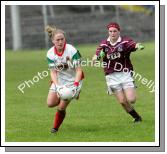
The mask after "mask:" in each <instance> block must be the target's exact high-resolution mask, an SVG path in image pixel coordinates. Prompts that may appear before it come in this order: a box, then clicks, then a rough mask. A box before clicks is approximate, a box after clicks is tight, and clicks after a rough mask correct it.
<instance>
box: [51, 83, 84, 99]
mask: <svg viewBox="0 0 167 154" xmlns="http://www.w3.org/2000/svg"><path fill="white" fill-rule="evenodd" d="M61 85H74V82H65V83H64V84H61ZM81 88H82V81H80V82H79V85H78V88H77V92H76V94H75V97H74V98H77V97H78V96H79V94H80V92H81ZM49 91H50V92H55V93H57V90H56V86H55V84H54V83H52V84H51V86H50V89H49Z"/></svg>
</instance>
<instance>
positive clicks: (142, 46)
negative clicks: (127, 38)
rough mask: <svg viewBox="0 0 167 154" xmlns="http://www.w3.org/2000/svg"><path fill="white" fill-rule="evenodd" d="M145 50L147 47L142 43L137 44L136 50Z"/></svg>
mask: <svg viewBox="0 0 167 154" xmlns="http://www.w3.org/2000/svg"><path fill="white" fill-rule="evenodd" d="M144 48H145V46H144V45H143V44H141V43H137V44H136V49H138V50H143V49H144Z"/></svg>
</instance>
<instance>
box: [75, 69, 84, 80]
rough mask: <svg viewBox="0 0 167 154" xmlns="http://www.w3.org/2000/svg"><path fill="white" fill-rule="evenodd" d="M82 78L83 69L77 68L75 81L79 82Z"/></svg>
mask: <svg viewBox="0 0 167 154" xmlns="http://www.w3.org/2000/svg"><path fill="white" fill-rule="evenodd" d="M81 79H82V69H81V68H80V67H77V68H76V76H75V82H79V81H80V80H81Z"/></svg>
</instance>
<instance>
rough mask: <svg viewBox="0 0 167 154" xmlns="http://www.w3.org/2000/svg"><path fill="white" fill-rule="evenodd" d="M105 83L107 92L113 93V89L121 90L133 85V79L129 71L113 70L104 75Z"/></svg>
mask: <svg viewBox="0 0 167 154" xmlns="http://www.w3.org/2000/svg"><path fill="white" fill-rule="evenodd" d="M106 83H107V88H108V94H113V93H114V92H115V91H122V90H124V89H127V88H131V87H133V88H134V87H135V85H134V79H133V78H132V77H131V75H130V74H129V73H124V72H114V73H112V74H109V75H106Z"/></svg>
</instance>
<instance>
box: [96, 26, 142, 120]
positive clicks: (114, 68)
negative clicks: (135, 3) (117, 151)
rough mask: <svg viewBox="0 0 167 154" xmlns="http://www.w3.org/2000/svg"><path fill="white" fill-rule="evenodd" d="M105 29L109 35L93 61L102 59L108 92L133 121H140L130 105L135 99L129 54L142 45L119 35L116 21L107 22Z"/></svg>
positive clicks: (140, 48)
mask: <svg viewBox="0 0 167 154" xmlns="http://www.w3.org/2000/svg"><path fill="white" fill-rule="evenodd" d="M107 29H108V33H109V37H108V38H107V39H105V40H103V41H102V42H101V43H100V45H99V47H98V48H97V50H96V54H95V55H94V57H93V61H96V60H100V58H102V59H103V64H104V63H105V67H104V73H105V77H106V83H107V87H108V93H109V94H114V95H115V96H116V98H117V100H118V102H119V103H120V104H121V105H122V107H123V108H124V109H125V111H126V112H127V113H129V114H130V115H131V116H132V117H133V118H134V122H140V121H142V118H141V116H140V115H139V114H138V113H137V112H136V111H135V109H134V107H133V105H132V104H134V103H135V101H136V93H135V85H134V80H133V78H132V76H131V75H132V74H130V72H132V71H133V65H132V64H131V61H130V54H131V52H134V51H136V50H137V49H138V50H142V49H144V46H143V45H142V44H141V43H136V42H135V41H133V40H132V39H130V38H129V37H122V36H120V26H119V25H118V24H117V23H110V24H108V25H107Z"/></svg>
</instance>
